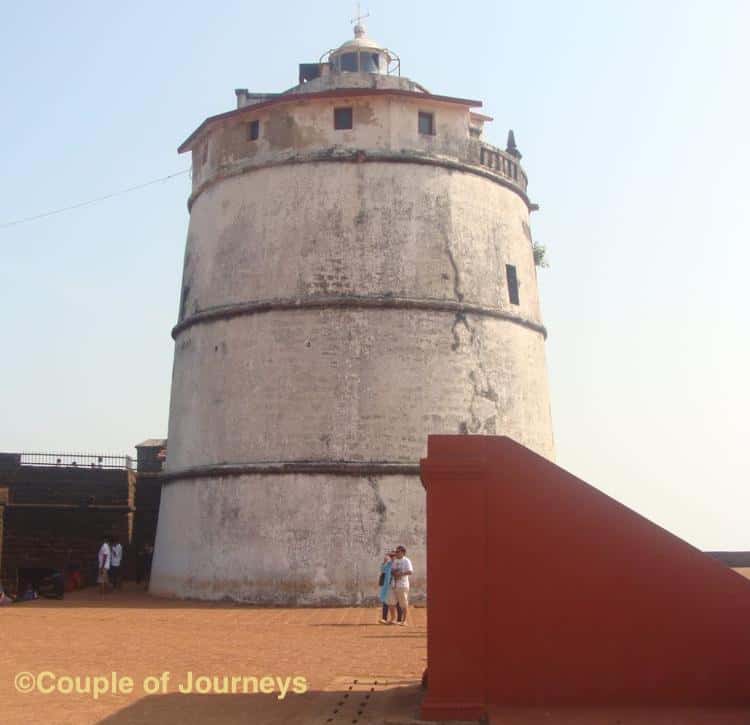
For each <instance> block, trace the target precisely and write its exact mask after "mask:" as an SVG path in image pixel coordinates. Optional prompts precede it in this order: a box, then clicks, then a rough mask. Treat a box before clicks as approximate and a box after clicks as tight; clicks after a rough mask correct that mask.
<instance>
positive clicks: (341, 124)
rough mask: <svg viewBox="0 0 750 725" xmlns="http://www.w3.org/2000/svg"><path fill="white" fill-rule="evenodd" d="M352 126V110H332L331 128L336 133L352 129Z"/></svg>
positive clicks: (349, 108)
mask: <svg viewBox="0 0 750 725" xmlns="http://www.w3.org/2000/svg"><path fill="white" fill-rule="evenodd" d="M353 125H354V123H353V118H352V109H351V107H348V108H334V109H333V127H334V129H336V130H337V131H345V130H346V129H348V128H352V127H353Z"/></svg>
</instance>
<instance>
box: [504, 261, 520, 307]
mask: <svg viewBox="0 0 750 725" xmlns="http://www.w3.org/2000/svg"><path fill="white" fill-rule="evenodd" d="M505 276H506V277H507V279H508V297H509V298H510V303H511V304H512V305H517V304H520V303H519V301H518V277H517V276H516V268H515V267H514V266H513V265H512V264H506V265H505Z"/></svg>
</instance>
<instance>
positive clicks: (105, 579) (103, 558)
mask: <svg viewBox="0 0 750 725" xmlns="http://www.w3.org/2000/svg"><path fill="white" fill-rule="evenodd" d="M98 558H99V576H98V577H97V579H96V583H97V584H98V585H99V593H100V594H104V592H105V591H106V590H107V585H108V584H109V567H110V566H111V564H112V550H111V549H110V548H109V537H108V536H105V537H104V542H103V543H102V545H101V547H100V548H99V557H98Z"/></svg>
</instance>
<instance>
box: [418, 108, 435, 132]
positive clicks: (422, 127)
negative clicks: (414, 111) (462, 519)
mask: <svg viewBox="0 0 750 725" xmlns="http://www.w3.org/2000/svg"><path fill="white" fill-rule="evenodd" d="M418 127H419V133H422V134H424V135H425V136H434V135H435V114H433V113H427V112H426V111H420V112H419V120H418Z"/></svg>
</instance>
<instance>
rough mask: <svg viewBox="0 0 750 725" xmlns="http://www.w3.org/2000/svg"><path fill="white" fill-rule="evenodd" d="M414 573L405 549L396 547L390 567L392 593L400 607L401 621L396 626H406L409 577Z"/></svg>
mask: <svg viewBox="0 0 750 725" xmlns="http://www.w3.org/2000/svg"><path fill="white" fill-rule="evenodd" d="M413 573H414V569H413V567H412V565H411V561H410V560H409V559H408V558H407V557H406V547H404V546H397V547H396V558H395V559H394V561H393V566H392V567H391V574H392V575H393V593H394V594H395V595H396V601H397V602H398V604H399V606H400V607H401V612H402V616H401V621H400V622H396V624H400V625H403V626H405V625H406V615H407V614H408V613H409V577H410V576H411V575H412V574H413Z"/></svg>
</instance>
